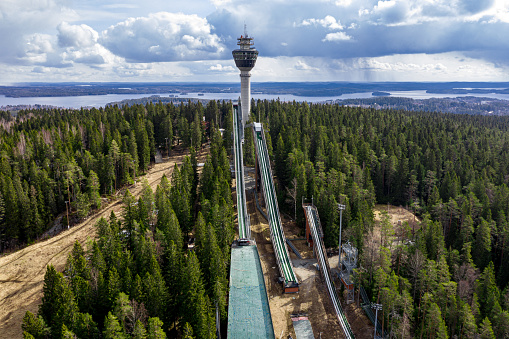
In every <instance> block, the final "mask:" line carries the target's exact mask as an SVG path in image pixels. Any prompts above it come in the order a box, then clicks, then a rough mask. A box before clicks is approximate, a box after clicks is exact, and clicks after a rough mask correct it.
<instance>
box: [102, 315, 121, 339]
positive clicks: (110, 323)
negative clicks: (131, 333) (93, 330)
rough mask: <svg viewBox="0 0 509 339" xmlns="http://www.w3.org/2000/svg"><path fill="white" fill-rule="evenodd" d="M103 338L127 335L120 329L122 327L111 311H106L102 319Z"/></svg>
mask: <svg viewBox="0 0 509 339" xmlns="http://www.w3.org/2000/svg"><path fill="white" fill-rule="evenodd" d="M103 336H104V339H126V338H127V336H126V335H125V334H124V332H123V331H122V327H121V326H120V323H119V322H118V319H117V317H115V316H114V315H113V314H112V313H111V312H108V315H107V316H106V319H105V320H104V330H103Z"/></svg>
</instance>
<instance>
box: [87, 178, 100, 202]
mask: <svg viewBox="0 0 509 339" xmlns="http://www.w3.org/2000/svg"><path fill="white" fill-rule="evenodd" d="M99 189H100V185H99V177H98V176H97V174H96V173H95V172H94V171H93V170H90V172H89V173H88V180H87V190H88V198H89V201H90V204H91V205H92V207H93V208H95V209H101V195H100V194H99Z"/></svg>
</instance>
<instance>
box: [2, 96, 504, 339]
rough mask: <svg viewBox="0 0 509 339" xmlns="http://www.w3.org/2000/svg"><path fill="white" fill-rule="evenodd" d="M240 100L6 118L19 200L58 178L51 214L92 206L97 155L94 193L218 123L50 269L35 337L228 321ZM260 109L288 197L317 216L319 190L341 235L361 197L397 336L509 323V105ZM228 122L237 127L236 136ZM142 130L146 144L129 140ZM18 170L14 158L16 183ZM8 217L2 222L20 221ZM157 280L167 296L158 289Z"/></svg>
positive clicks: (29, 322)
mask: <svg viewBox="0 0 509 339" xmlns="http://www.w3.org/2000/svg"><path fill="white" fill-rule="evenodd" d="M230 115H231V110H230V109H229V107H228V105H227V104H225V103H222V104H221V103H216V102H214V101H211V102H210V103H209V104H208V105H207V106H206V107H202V106H201V104H189V105H181V106H177V107H176V106H172V105H166V106H164V105H151V104H148V105H146V106H133V107H131V108H127V107H125V108H122V109H120V108H118V107H112V108H108V109H105V110H91V111H87V110H83V111H52V112H41V111H37V112H26V113H25V114H24V115H20V116H19V117H18V118H17V119H16V121H14V120H11V121H7V120H6V121H5V123H4V129H3V130H2V133H3V134H2V138H3V140H6V141H8V142H3V143H2V162H1V163H0V172H1V173H2V197H3V201H4V205H5V206H7V202H8V201H9V203H12V201H15V202H16V204H21V203H22V201H23V199H21V198H23V197H24V199H25V201H28V203H30V202H31V201H32V200H33V201H34V203H33V204H34V206H35V205H37V207H38V208H41V209H42V208H45V209H46V210H48V206H49V205H48V204H46V201H40V202H39V196H41V197H42V198H44V199H45V198H46V197H45V194H43V193H41V194H39V192H40V190H43V189H46V190H48V191H51V192H53V196H54V201H55V202H58V203H55V205H56V206H57V207H58V208H57V209H56V211H55V212H54V213H53V214H51V217H54V216H55V215H56V214H57V213H61V212H63V211H65V200H67V199H68V200H69V201H71V206H72V208H73V212H74V214H78V211H79V208H78V206H79V204H78V203H77V201H78V200H79V199H77V197H76V198H75V196H78V195H79V194H82V195H84V196H85V197H86V198H87V199H88V201H89V203H90V204H92V201H93V199H92V197H93V196H94V195H93V194H91V193H90V192H92V191H93V190H90V189H87V186H89V185H88V183H89V181H93V180H89V179H88V177H90V173H91V172H93V173H96V176H97V177H98V179H97V182H98V184H97V185H96V187H97V188H96V190H95V191H94V192H97V194H109V193H110V192H112V191H113V190H114V189H115V187H118V186H119V185H121V184H124V183H128V182H129V180H130V179H131V178H132V175H134V169H136V170H137V172H140V171H143V170H146V168H147V167H146V166H148V164H149V162H150V159H151V157H152V156H153V154H154V152H155V147H156V145H164V143H165V138H167V137H168V136H169V135H170V136H171V138H170V140H172V139H175V142H174V144H176V143H179V142H182V143H184V145H185V147H191V148H193V147H200V146H201V143H202V142H203V141H205V140H207V139H210V140H211V155H210V158H209V159H208V160H207V162H206V164H205V167H204V168H203V171H202V174H201V175H200V176H199V175H197V171H196V160H195V156H194V155H193V154H194V152H191V155H190V157H189V158H187V159H186V160H185V162H184V164H183V165H182V167H181V168H175V170H174V172H173V175H172V178H171V181H170V180H166V179H165V180H163V181H162V182H161V184H160V186H159V187H158V189H157V190H156V192H155V195H154V194H153V192H151V190H150V189H149V187H147V186H145V188H144V193H143V198H140V200H139V201H137V202H136V201H134V200H133V198H132V196H131V195H130V193H128V192H127V193H126V195H125V196H124V199H123V200H124V214H123V216H122V218H119V217H117V216H114V215H112V216H111V217H110V218H109V220H102V221H101V222H100V223H99V224H98V225H97V227H98V234H99V238H98V239H97V240H96V241H95V242H94V243H93V244H91V246H90V248H89V250H88V251H86V252H85V251H84V250H83V249H82V248H81V247H80V246H79V245H78V244H77V245H76V246H75V248H74V250H73V252H72V253H71V254H70V256H69V260H68V264H67V268H66V270H65V271H64V273H63V274H62V273H58V272H56V271H55V270H54V269H53V268H52V267H49V268H48V271H47V274H46V279H45V287H44V289H45V290H44V292H45V293H44V299H43V303H42V305H41V308H40V310H39V313H38V314H37V315H33V314H30V313H27V315H26V316H25V321H24V324H23V328H24V330H25V331H26V333H27V337H28V336H29V334H30V335H33V336H34V337H36V338H43V337H45V336H46V335H48V334H47V333H51V335H52V336H53V337H62V336H64V337H65V336H69V335H72V334H70V333H74V334H75V335H77V336H78V337H92V336H96V337H105V338H124V337H136V338H144V337H147V336H148V337H150V338H157V337H164V335H169V336H181V337H192V336H196V337H198V338H208V337H214V336H215V332H214V315H213V314H214V312H215V309H216V307H217V310H218V311H219V314H220V318H221V319H222V321H223V324H224V320H225V318H226V314H225V312H226V305H225V303H226V301H225V296H226V294H227V267H228V260H229V245H230V243H231V241H232V239H233V236H234V231H233V223H234V221H233V219H232V218H233V209H232V201H231V196H230V180H231V179H230V173H229V164H228V160H227V154H228V153H229V149H230V146H231V138H230V136H231V116H230ZM203 117H205V122H204V123H202V121H203ZM252 120H255V121H261V122H263V123H264V126H265V128H266V129H267V130H268V133H266V136H267V142H268V149H269V153H270V155H271V157H272V160H273V168H274V174H275V176H276V179H277V183H278V184H277V186H278V187H277V192H278V199H279V203H280V206H281V209H282V210H283V211H285V212H286V213H288V214H289V215H292V216H293V217H294V218H295V219H296V220H297V223H298V224H299V225H301V226H303V212H302V209H301V208H300V206H299V205H300V203H301V201H302V199H303V198H306V199H310V198H313V200H314V202H315V205H316V206H317V207H318V210H319V213H320V218H321V221H322V225H323V228H324V233H325V235H324V239H325V242H326V245H327V246H329V247H334V246H336V247H337V246H338V242H337V241H338V240H337V239H338V232H339V211H338V209H337V203H342V204H345V205H347V209H346V210H345V211H344V213H343V232H344V233H343V239H345V241H346V240H349V241H351V242H352V243H353V244H354V245H355V246H356V247H357V248H358V249H359V252H360V265H359V268H358V270H357V276H356V279H357V282H358V283H361V284H362V285H363V286H364V287H365V288H366V290H367V291H368V293H369V295H370V296H371V298H372V300H373V301H376V302H379V303H382V304H383V308H384V311H383V312H382V314H381V315H380V317H382V319H383V323H384V327H385V329H386V330H387V333H389V335H390V336H392V337H397V338H409V337H416V338H422V337H426V338H455V337H457V338H477V337H480V338H495V337H496V338H503V337H508V336H509V313H508V310H509V289H508V288H507V285H508V281H509V267H508V263H507V259H506V257H507V252H508V247H509V241H508V240H509V228H508V225H507V223H508V219H507V218H508V215H509V189H508V187H507V181H508V180H509V168H508V166H509V161H508V160H509V159H508V157H509V153H508V150H509V130H508V127H509V118H505V117H486V116H471V115H453V114H440V113H430V112H404V111H396V110H382V111H377V110H374V109H364V108H352V107H343V106H339V105H318V104H317V105H308V104H306V103H295V102H294V103H282V102H279V101H270V102H269V101H258V102H254V101H253V105H252ZM43 122H44V124H43ZM89 125H91V126H93V127H89ZM207 126H209V128H207ZM216 127H224V128H226V129H227V130H226V131H225V133H223V135H224V136H225V137H224V138H221V137H220V134H219V133H218V132H217V128H216ZM106 131H110V133H109V134H108V133H106ZM137 131H138V132H137ZM142 131H145V132H146V139H145V137H144V135H143V134H144V133H143V132H142ZM170 131H171V132H170ZM136 133H139V134H140V135H142V137H140V138H137V134H136ZM170 133H171V134H170ZM45 135H46V136H48V137H50V136H51V137H52V138H51V139H49V140H50V141H51V142H46V141H45V140H48V139H44V136H45ZM245 135H246V140H245V147H244V151H245V163H246V164H247V165H249V164H253V163H254V150H253V146H252V145H253V144H252V134H251V133H246V134H245ZM94 139H95V141H92V140H94ZM177 139H180V140H181V141H177ZM22 140H23V141H22ZM59 140H60V141H59ZM124 140H125V141H124ZM143 140H147V141H148V142H147V143H146V145H148V147H147V152H146V153H145V154H147V157H146V158H145V155H143V152H141V151H140V149H144V146H143V145H144V141H143ZM114 144H116V146H117V147H118V148H119V152H118V153H121V154H124V156H125V157H126V159H127V160H130V159H129V158H128V157H131V158H134V155H137V159H133V160H137V162H134V161H131V163H135V164H136V166H135V167H134V168H130V167H128V165H126V164H129V161H124V162H122V161H121V160H118V162H115V161H113V160H112V159H119V158H115V156H114V154H116V153H115V151H112V149H115V147H114V146H113V145H114ZM130 144H135V145H136V152H130V149H131V148H130V147H129V145H130ZM23 145H25V146H23ZM46 149H51V150H52V151H46V152H47V153H44V152H45V150H46ZM87 152H88V153H87ZM44 154H47V155H44ZM24 157H26V158H27V159H28V158H30V159H31V161H24ZM88 158H91V159H92V160H91V161H87V160H86V159H88ZM56 159H63V160H59V161H56ZM120 159H121V158H120ZM141 159H146V160H141ZM145 161H146V162H145ZM32 163H33V165H30V164H32ZM45 163H47V165H44V164H45ZM61 163H63V164H62V165H61V166H62V167H59V166H58V164H61ZM70 163H72V164H74V166H75V167H74V168H80V169H81V171H82V173H83V177H82V178H81V179H80V180H78V179H74V177H73V176H72V175H71V174H72V173H75V171H74V172H73V171H71V172H69V171H68V170H64V169H67V167H65V166H64V164H65V165H67V166H68V164H70ZM105 163H106V164H108V163H110V164H111V165H103V164H105ZM87 164H88V165H87ZM142 164H144V165H142ZM29 165H30V166H29ZM108 166H109V167H108ZM123 166H125V167H126V168H124V167H123ZM32 167H33V168H34V169H35V170H32ZM104 168H110V170H109V171H108V170H105V169H104ZM7 170H9V171H10V172H8V173H11V174H13V175H14V178H13V179H12V183H11V186H9V185H8V175H6V174H5V173H6V172H4V171H7ZM33 172H35V173H42V174H41V175H40V176H41V177H43V178H48V179H47V181H48V182H49V183H51V185H50V187H49V188H45V186H44V185H42V184H39V185H38V186H36V185H37V183H38V182H37V181H36V179H33V178H38V176H37V175H35V174H34V173H33ZM78 172H79V171H78ZM108 173H110V175H108ZM16 176H18V177H19V179H15V178H16ZM71 179H72V180H71ZM131 180H132V179H131ZM15 181H16V182H15ZM34 181H35V182H34ZM40 181H42V182H44V180H40ZM4 182H5V184H4ZM145 185H146V184H145ZM10 187H12V189H10ZM32 187H33V189H32ZM68 187H69V188H68ZM18 190H19V192H22V193H20V194H18ZM177 192H178V193H177ZM8 194H10V196H8ZM85 194H86V195H85ZM97 194H95V196H97ZM32 196H34V197H35V198H33V199H32V198H31V197H32ZM19 197H21V198H19ZM87 199H83V200H87ZM375 203H384V204H385V203H390V204H394V205H403V206H406V207H408V209H410V210H412V211H413V212H415V213H416V214H417V215H418V216H419V217H420V218H421V219H422V221H421V222H420V223H418V224H417V225H415V226H414V227H410V226H409V225H401V227H397V228H395V227H394V226H393V225H392V224H391V223H390V222H389V220H388V217H387V215H382V218H381V219H382V220H381V221H380V222H377V223H375V219H374V214H373V207H374V205H375ZM16 206H18V205H16ZM93 207H96V206H93ZM9 208H10V207H9ZM6 209H7V207H6ZM37 211H39V209H37ZM39 213H41V212H39ZM46 213H47V212H46ZM7 217H9V216H8V215H7V214H5V215H4V217H3V219H2V220H3V223H2V225H8V224H7V223H6V222H5V220H6V218H7ZM21 217H26V216H22V215H18V218H21ZM47 218H48V219H47V220H48V221H49V220H50V219H51V218H50V217H47ZM23 220H24V219H16V222H17V223H16V224H15V225H18V226H17V227H16V228H14V229H15V230H16V232H13V233H9V234H8V235H7V236H5V239H9V240H10V241H12V239H17V240H16V241H28V240H31V239H34V236H30V237H29V236H27V235H28V233H27V230H33V229H34V227H35V226H33V225H32V224H29V225H26V224H24V223H23ZM29 220H32V218H30V219H29ZM42 225H46V224H44V223H42ZM46 227H47V226H46ZM3 229H4V230H6V231H9V232H11V231H10V228H6V227H5V226H4V228H3ZM43 229H44V227H43ZM32 232H33V231H32ZM190 233H191V234H193V235H194V236H195V237H196V246H195V251H194V252H190V251H186V250H185V248H186V246H185V240H186V235H187V234H190ZM4 234H5V233H4ZM32 234H37V232H36V233H32ZM156 295H157V296H162V297H158V298H155V297H151V296H156ZM140 314H141V315H140Z"/></svg>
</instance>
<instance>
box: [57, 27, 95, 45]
mask: <svg viewBox="0 0 509 339" xmlns="http://www.w3.org/2000/svg"><path fill="white" fill-rule="evenodd" d="M57 30H58V44H59V45H60V47H75V48H84V47H91V46H94V45H95V44H96V43H97V38H98V37H99V34H98V33H97V32H96V31H95V30H93V29H92V27H90V26H87V25H85V24H81V25H70V24H69V23H67V22H65V21H64V22H62V23H60V24H59V25H58V26H57Z"/></svg>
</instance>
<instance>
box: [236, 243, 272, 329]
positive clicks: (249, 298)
mask: <svg viewBox="0 0 509 339" xmlns="http://www.w3.org/2000/svg"><path fill="white" fill-rule="evenodd" d="M228 338H242V339H244V338H274V328H273V327H272V318H271V316H270V309H269V301H268V299H267V291H266V288H265V281H264V279H263V271H262V267H261V264H260V258H259V256H258V251H257V249H256V246H239V247H233V248H232V252H231V267H230V298H229V305H228Z"/></svg>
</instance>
